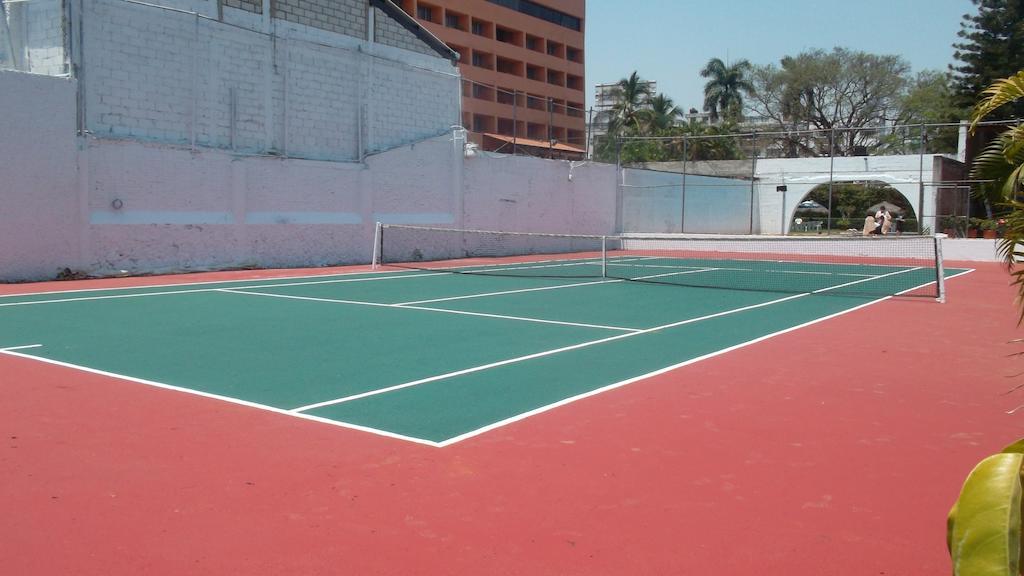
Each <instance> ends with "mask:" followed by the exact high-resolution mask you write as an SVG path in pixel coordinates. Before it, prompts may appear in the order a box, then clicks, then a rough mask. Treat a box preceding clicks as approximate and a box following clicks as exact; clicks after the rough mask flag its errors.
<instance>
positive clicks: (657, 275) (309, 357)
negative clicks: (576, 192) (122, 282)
mask: <svg viewBox="0 0 1024 576" xmlns="http://www.w3.org/2000/svg"><path fill="white" fill-rule="evenodd" d="M403 233H405V234H407V235H408V236H407V238H406V239H404V240H403V239H402V238H401V234H403ZM425 235H426V236H425ZM456 235H457V236H458V242H457V244H458V248H457V250H454V249H453V248H452V246H451V245H449V243H447V242H446V241H445V240H444V238H450V237H454V236H456ZM476 236H479V235H474V233H471V232H467V231H457V233H456V232H455V231H437V230H428V229H412V228H407V229H404V230H403V229H402V228H401V227H394V229H390V230H386V231H385V235H384V237H385V238H389V237H390V238H392V240H391V242H392V243H391V244H388V243H383V244H382V245H381V252H380V253H381V255H382V256H385V255H386V256H388V257H387V258H386V259H384V260H383V261H382V263H383V267H382V268H381V269H380V270H378V271H375V272H369V273H352V274H338V275H326V276H325V275H318V276H310V277H290V278H280V279H272V280H260V281H230V282H208V283H181V284H169V285H159V286H148V287H134V288H123V289H85V290H75V291H64V292H46V293H24V294H13V295H7V296H2V297H0V350H2V352H3V353H4V354H7V355H12V356H20V357H26V358H31V359H35V360H39V361H42V362H47V363H51V364H57V365H60V366H64V367H70V368H75V369H79V370H86V371H91V372H94V373H98V374H102V375H106V376H114V377H117V378H122V379H127V380H131V381H135V382H138V383H141V384H148V385H153V386H160V387H167V388H173V389H176V390H181V391H184V392H189V393H193V394H199V395H204V396H209V397H211V398H215V399H220V400H227V401H230V402H235V403H239V404H244V405H246V406H250V407H253V408H259V409H264V410H269V411H273V412H277V413H279V414H281V415H282V416H290V417H297V418H303V419H309V420H315V421H318V422H321V423H326V424H332V425H338V426H342V427H348V428H356V429H359V430H364V431H367V432H372V433H375V434H380V435H384V436H389V437H393V438H398V439H403V440H409V441H413V442H417V443H422V444H428V445H432V446H439V447H442V446H447V445H450V444H453V443H456V442H459V441H461V440H464V439H467V438H470V437H473V436H476V435H479V434H482V433H485V432H487V431H489V430H493V429H495V428H499V427H501V426H503V425H506V424H509V423H512V422H515V421H518V420H521V419H523V418H526V417H529V416H531V415H535V414H539V413H541V412H544V411H547V410H550V409H552V408H555V407H559V406H563V405H566V404H568V403H571V402H573V401H575V400H578V399H581V398H585V397H588V396H592V395H594V394H597V393H600V392H602V391H606V390H610V389H613V388H616V387H620V386H623V385H626V384H629V383H632V382H635V381H637V380H640V379H643V378H646V377H651V376H654V375H657V374H660V373H663V372H666V371H668V370H671V369H673V368H678V367H680V366H683V365H686V364H690V363H693V362H697V361H700V360H702V359H706V358H709V357H713V356H717V355H720V354H723V353H726V352H729V351H732V350H736V349H738V348H740V347H743V346H746V345H749V344H752V343H756V342H759V341H762V340H764V339H766V338H770V337H772V336H775V335H778V334H782V333H785V332H789V331H792V330H794V329H797V328H800V327H803V326H807V325H810V324H814V323H817V322H821V321H823V320H827V319H829V318H833V317H835V316H837V315H840V314H844V313H846V312H850V311H853V310H857V309H859V308H862V307H864V306H867V305H870V304H872V303H875V302H878V301H880V300H884V299H888V298H891V297H893V296H899V297H906V298H912V297H913V296H927V297H930V298H941V297H942V294H943V292H942V288H941V286H942V285H943V282H941V281H938V280H939V279H940V278H941V279H948V278H951V277H955V276H959V275H961V274H964V273H966V272H968V271H969V270H967V269H962V268H951V269H943V268H942V266H941V260H936V255H935V253H934V252H933V251H932V250H934V246H935V245H936V244H935V243H934V240H933V239H921V238H917V239H912V240H910V241H903V240H897V241H888V240H887V241H872V242H869V243H868V244H869V245H870V248H871V250H872V251H873V252H872V253H864V252H862V251H857V250H852V251H851V250H850V247H851V246H853V245H851V244H849V243H847V244H842V245H839V248H841V250H836V243H834V242H833V243H830V244H826V243H822V242H806V241H805V242H803V243H802V244H799V245H796V244H792V243H790V244H786V246H784V247H771V246H769V247H768V248H767V249H766V246H765V244H764V242H766V241H768V240H764V239H762V240H760V242H761V243H760V244H758V245H756V246H752V249H756V250H757V251H758V252H759V253H760V254H762V256H761V257H759V258H758V259H756V260H755V259H752V258H751V253H750V252H747V253H744V252H743V251H742V244H738V243H737V242H735V241H733V240H730V239H726V240H725V241H726V244H724V245H723V244H721V242H723V240H721V239H719V245H718V246H717V247H716V249H715V250H713V251H712V250H709V249H708V247H707V246H704V245H702V244H700V243H699V242H698V241H696V240H693V239H690V240H685V239H679V238H672V239H669V240H666V239H660V240H657V239H649V238H640V239H623V238H615V239H613V241H612V243H613V244H614V245H613V246H612V247H611V248H609V240H608V239H607V238H605V239H597V238H594V237H587V238H580V237H574V238H568V237H559V238H554V237H551V236H550V235H548V236H541V235H538V236H537V237H532V238H522V237H517V238H516V239H515V241H510V240H509V239H508V238H507V237H502V238H499V241H497V242H495V241H494V237H493V234H492V235H489V236H487V241H486V242H480V241H476V240H468V241H467V237H470V238H475V237H476ZM505 236H507V235H505ZM411 239H414V241H413V240H411ZM702 241H703V240H702ZM702 241H701V242H702ZM537 242H540V243H541V244H542V245H543V246H542V247H540V248H538V245H537ZM553 242H554V243H555V244H553ZM581 243H582V244H586V245H585V246H583V245H581ZM485 244H486V246H488V247H489V248H488V249H487V250H484V251H482V249H481V247H482V246H484V245H485ZM412 245H415V246H416V247H415V248H412V249H410V248H409V246H412ZM392 246H395V247H394V248H393V247H392ZM468 246H472V248H471V249H468V250H467V247H468ZM496 246H497V247H500V249H499V248H495V247H496ZM808 246H810V247H811V248H812V249H810V250H809V249H807V247H808ZM823 246H824V247H827V248H828V250H824V249H823V248H822V247H823ZM911 246H913V248H912V249H911V248H908V247H911ZM428 247H429V249H433V250H434V251H435V252H436V253H435V254H427V253H426V252H429V249H428ZM453 250H454V251H455V252H458V253H459V255H460V256H462V257H463V258H462V259H460V260H452V258H451V257H452V256H453V253H454V252H453ZM405 252H409V254H410V255H411V253H412V252H416V257H415V258H410V261H396V260H395V257H396V256H397V255H398V254H403V253H405ZM483 252H486V255H483V256H482V255H481V254H482V253H483ZM498 252H500V254H499V253H498ZM766 253H767V254H768V257H765V256H764V254H766ZM773 254H774V256H772V255H773ZM467 256H468V259H467V258H466V257H467ZM413 260H414V261H413ZM937 274H938V275H939V276H937ZM927 305H933V306H941V304H938V303H934V302H927Z"/></svg>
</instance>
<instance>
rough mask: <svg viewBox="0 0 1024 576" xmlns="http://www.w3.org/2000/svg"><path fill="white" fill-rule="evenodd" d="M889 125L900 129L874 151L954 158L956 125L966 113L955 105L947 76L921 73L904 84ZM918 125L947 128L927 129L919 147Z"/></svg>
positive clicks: (957, 133)
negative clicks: (892, 124)
mask: <svg viewBox="0 0 1024 576" xmlns="http://www.w3.org/2000/svg"><path fill="white" fill-rule="evenodd" d="M897 105H898V110H897V114H896V118H895V119H894V120H893V122H894V123H895V124H897V125H900V126H904V127H905V128H902V129H900V130H898V131H894V132H893V133H892V134H889V135H887V136H885V137H884V138H883V141H880V142H879V143H878V146H877V148H878V149H879V151H883V152H885V153H889V154H916V153H918V152H920V151H921V150H922V149H923V150H924V152H925V153H926V154H941V153H946V154H955V153H956V151H957V145H958V143H959V131H960V127H959V126H958V124H959V122H960V121H961V120H962V119H964V118H966V116H967V111H966V110H964V109H962V108H961V107H960V106H958V105H957V103H956V93H955V89H954V86H953V77H952V75H951V74H950V73H948V72H940V71H938V70H924V71H922V72H919V73H918V74H917V75H916V76H914V78H913V79H911V80H909V81H908V83H907V87H906V90H905V91H904V92H903V94H901V95H900V96H899V98H898V100H897ZM920 124H948V126H937V127H930V128H928V129H927V133H926V135H925V141H924V146H923V147H922V146H921V144H922V143H921V129H920V128H918V127H916V126H915V125H920Z"/></svg>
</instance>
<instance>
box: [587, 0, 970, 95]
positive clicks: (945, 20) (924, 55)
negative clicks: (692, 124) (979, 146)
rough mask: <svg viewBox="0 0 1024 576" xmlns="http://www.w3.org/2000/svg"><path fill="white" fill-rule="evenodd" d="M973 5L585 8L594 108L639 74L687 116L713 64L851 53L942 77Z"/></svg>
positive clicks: (874, 0)
mask: <svg viewBox="0 0 1024 576" xmlns="http://www.w3.org/2000/svg"><path fill="white" fill-rule="evenodd" d="M965 13H971V14H973V13H975V10H974V7H973V4H972V3H971V2H970V0H818V1H813V0H718V1H714V0H712V1H710V2H709V1H703V2H697V1H692V0H633V1H631V2H624V1H622V0H587V19H586V65H587V78H586V81H587V107H590V106H592V105H593V100H594V86H595V85H597V84H606V83H612V82H616V81H618V80H619V79H620V78H624V77H626V76H628V75H629V74H630V73H631V72H632V71H633V70H636V71H638V72H639V73H640V75H641V76H642V77H643V78H645V79H647V80H656V81H657V82H658V91H659V92H664V93H665V94H667V95H668V96H670V97H672V99H673V100H675V103H676V105H677V106H679V107H680V108H683V109H684V110H685V109H689V108H690V107H694V108H698V109H700V108H701V107H702V106H701V105H702V102H703V92H702V90H703V86H704V82H705V80H704V79H703V78H701V77H700V69H701V68H703V67H704V65H705V64H706V63H707V61H708V60H709V59H711V58H715V57H718V58H721V59H722V60H726V59H727V58H728V59H729V60H731V61H736V60H739V59H741V58H746V59H747V60H750V61H751V62H752V63H754V64H769V63H778V61H779V59H781V58H782V57H783V56H786V55H795V54H798V53H800V52H801V51H803V50H809V49H814V48H822V49H825V50H830V49H832V48H833V47H835V46H844V47H847V48H851V49H855V50H863V51H865V52H872V53H876V54H898V55H900V56H903V58H905V59H906V60H907V61H908V62H909V63H910V65H911V66H912V67H913V70H914V72H917V71H919V70H925V69H943V70H944V69H945V68H946V66H947V65H948V64H949V63H951V62H952V61H953V46H952V45H953V42H955V41H957V36H956V33H957V32H958V31H959V30H960V21H961V16H962V15H963V14H965Z"/></svg>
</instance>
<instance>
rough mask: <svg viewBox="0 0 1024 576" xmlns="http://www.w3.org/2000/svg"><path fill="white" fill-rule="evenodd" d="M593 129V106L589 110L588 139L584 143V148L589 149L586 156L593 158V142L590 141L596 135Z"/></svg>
mask: <svg viewBox="0 0 1024 576" xmlns="http://www.w3.org/2000/svg"><path fill="white" fill-rule="evenodd" d="M593 130H594V108H593V107H591V108H590V109H589V110H587V141H586V143H584V145H583V146H584V148H585V149H586V151H587V155H586V158H593V156H594V150H593V149H592V148H591V142H590V140H591V138H593V137H594V135H593Z"/></svg>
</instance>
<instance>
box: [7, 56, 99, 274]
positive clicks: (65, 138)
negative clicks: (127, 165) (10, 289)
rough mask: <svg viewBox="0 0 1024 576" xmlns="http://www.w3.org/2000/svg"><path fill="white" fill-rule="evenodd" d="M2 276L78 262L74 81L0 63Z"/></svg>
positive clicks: (47, 271) (52, 271) (50, 271)
mask: <svg viewBox="0 0 1024 576" xmlns="http://www.w3.org/2000/svg"><path fill="white" fill-rule="evenodd" d="M0 94H2V95H3V102H4V113H3V114H0V280H26V279H35V278H53V277H54V276H55V275H56V274H57V273H58V272H59V270H60V269H62V268H64V267H77V264H78V263H79V262H80V254H79V244H80V237H81V233H82V225H81V220H82V219H81V209H80V205H79V193H80V191H79V187H78V171H77V162H76V159H77V156H76V154H77V149H76V145H75V138H74V134H75V82H74V81H73V80H69V79H65V78H50V77H46V76H35V75H32V74H25V73H21V72H5V71H0Z"/></svg>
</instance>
